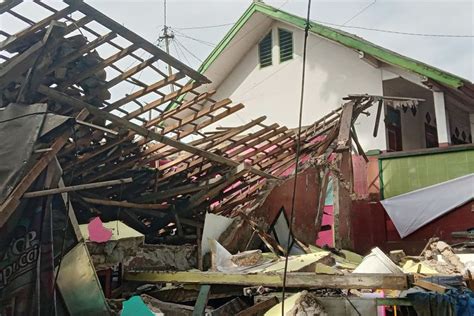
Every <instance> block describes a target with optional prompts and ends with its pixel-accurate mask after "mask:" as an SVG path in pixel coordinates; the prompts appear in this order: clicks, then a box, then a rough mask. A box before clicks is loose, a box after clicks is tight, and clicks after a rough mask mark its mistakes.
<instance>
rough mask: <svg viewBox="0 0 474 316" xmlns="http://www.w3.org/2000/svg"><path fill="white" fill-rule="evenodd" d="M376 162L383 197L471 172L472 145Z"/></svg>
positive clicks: (473, 156) (473, 155)
mask: <svg viewBox="0 0 474 316" xmlns="http://www.w3.org/2000/svg"><path fill="white" fill-rule="evenodd" d="M380 162H381V179H383V198H385V199H387V198H390V197H393V196H397V195H400V194H403V193H408V192H412V191H414V190H418V189H421V188H425V187H428V186H431V185H434V184H438V183H441V182H445V181H448V180H451V179H455V178H459V177H462V176H465V175H468V174H471V173H474V148H471V149H468V150H462V151H447V152H438V153H433V154H431V155H427V154H422V155H417V156H406V157H395V158H390V159H382V160H380Z"/></svg>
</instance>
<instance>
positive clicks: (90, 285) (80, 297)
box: [58, 243, 110, 316]
mask: <svg viewBox="0 0 474 316" xmlns="http://www.w3.org/2000/svg"><path fill="white" fill-rule="evenodd" d="M58 287H59V291H60V292H61V296H62V297H63V299H64V302H65V303H66V306H67V308H68V310H69V313H70V314H71V315H75V316H76V315H77V316H80V315H110V311H109V309H108V306H107V303H106V301H105V297H104V293H103V292H102V289H101V286H100V283H99V280H98V278H97V274H96V273H95V270H94V267H93V266H92V262H91V260H90V257H89V253H88V251H87V248H86V246H85V244H84V243H79V244H78V245H76V246H75V247H74V248H73V249H72V250H71V251H69V252H68V253H67V254H66V255H65V256H64V258H63V260H62V263H61V269H60V271H59V276H58Z"/></svg>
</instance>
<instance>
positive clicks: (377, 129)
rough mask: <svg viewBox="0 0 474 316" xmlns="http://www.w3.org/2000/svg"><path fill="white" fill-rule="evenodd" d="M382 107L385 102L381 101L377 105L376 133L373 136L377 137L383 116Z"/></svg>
mask: <svg viewBox="0 0 474 316" xmlns="http://www.w3.org/2000/svg"><path fill="white" fill-rule="evenodd" d="M382 107H383V100H379V104H378V105H377V115H376V116H375V125H374V132H373V136H374V137H377V134H378V132H379V124H380V116H381V115H382Z"/></svg>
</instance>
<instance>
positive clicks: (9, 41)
mask: <svg viewBox="0 0 474 316" xmlns="http://www.w3.org/2000/svg"><path fill="white" fill-rule="evenodd" d="M14 2H16V1H14ZM74 2H79V1H74ZM74 2H73V3H72V4H71V5H69V6H68V7H66V8H64V9H63V10H61V11H57V12H56V13H54V14H52V15H50V16H48V17H46V18H44V19H43V20H41V21H39V22H37V23H35V24H34V25H32V26H31V27H29V28H26V29H24V30H23V31H20V32H18V33H16V34H15V35H13V36H12V37H10V38H7V39H6V40H4V41H3V42H1V43H0V50H8V49H9V48H10V47H11V46H13V45H14V44H15V43H17V42H18V41H20V40H22V39H24V38H25V37H27V36H29V35H31V34H33V33H36V32H38V31H39V30H41V29H43V28H45V27H46V26H47V25H48V24H50V23H51V22H52V21H57V20H60V19H61V18H63V17H65V16H66V15H68V14H70V13H72V12H74V11H75V7H76V3H74Z"/></svg>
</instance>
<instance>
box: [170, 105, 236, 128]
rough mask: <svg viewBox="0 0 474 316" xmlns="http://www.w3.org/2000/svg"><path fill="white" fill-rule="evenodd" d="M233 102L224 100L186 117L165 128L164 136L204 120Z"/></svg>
mask: <svg viewBox="0 0 474 316" xmlns="http://www.w3.org/2000/svg"><path fill="white" fill-rule="evenodd" d="M231 103H232V101H231V100H230V99H224V100H221V101H218V102H216V103H214V104H212V105H210V106H207V107H205V108H203V109H202V110H201V111H199V112H197V113H193V114H191V115H189V116H187V117H184V118H182V119H180V120H179V123H177V124H173V125H168V126H166V127H165V129H164V130H163V134H166V133H169V132H172V131H174V130H176V129H178V128H181V127H182V126H183V125H186V124H189V123H191V122H193V121H195V120H198V119H200V118H202V117H203V116H206V115H209V114H211V113H212V112H214V111H217V110H219V109H220V108H223V107H225V106H227V105H229V104H231Z"/></svg>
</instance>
